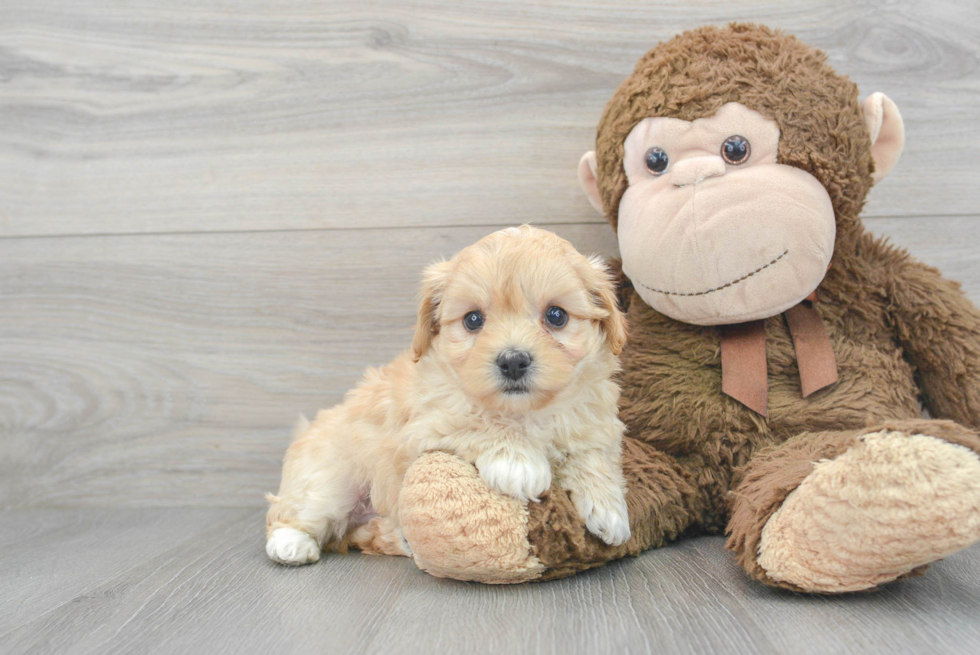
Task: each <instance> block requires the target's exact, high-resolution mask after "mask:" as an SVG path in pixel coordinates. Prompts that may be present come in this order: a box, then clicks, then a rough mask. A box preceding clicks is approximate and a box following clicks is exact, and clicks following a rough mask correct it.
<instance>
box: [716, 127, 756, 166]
mask: <svg viewBox="0 0 980 655" xmlns="http://www.w3.org/2000/svg"><path fill="white" fill-rule="evenodd" d="M750 154H752V146H751V145H749V141H748V139H746V138H745V137H744V136H739V135H737V134H733V135H732V136H730V137H728V138H727V139H725V142H724V143H723V144H721V158H722V159H724V160H725V161H726V162H728V163H729V164H731V165H732V166H738V165H739V164H744V163H745V162H747V161H748V160H749V155H750Z"/></svg>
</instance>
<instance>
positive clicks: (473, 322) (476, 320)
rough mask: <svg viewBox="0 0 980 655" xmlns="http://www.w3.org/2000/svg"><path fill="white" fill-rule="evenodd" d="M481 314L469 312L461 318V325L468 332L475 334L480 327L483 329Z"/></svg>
mask: <svg viewBox="0 0 980 655" xmlns="http://www.w3.org/2000/svg"><path fill="white" fill-rule="evenodd" d="M484 320H485V319H484V318H483V312H470V313H469V314H467V315H466V316H464V317H463V325H464V326H465V327H466V329H467V330H469V331H470V332H476V331H477V330H479V329H480V328H481V327H483V322H484Z"/></svg>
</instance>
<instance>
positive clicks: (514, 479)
mask: <svg viewBox="0 0 980 655" xmlns="http://www.w3.org/2000/svg"><path fill="white" fill-rule="evenodd" d="M476 468H477V470H479V471H480V477H482V478H483V481H484V482H486V483H487V486H489V487H490V488H491V489H495V490H496V491H499V492H500V493H502V494H507V495H508V496H512V497H514V498H516V499H517V500H520V501H524V502H526V501H528V500H533V501H534V502H538V497H539V496H540V495H541V494H542V493H544V492H545V491H546V490H547V489H548V487H550V486H551V464H549V463H548V459H547V458H546V457H545V456H544V455H543V454H542V453H519V454H516V455H502V454H500V453H493V454H483V455H480V456H479V457H477V458H476Z"/></svg>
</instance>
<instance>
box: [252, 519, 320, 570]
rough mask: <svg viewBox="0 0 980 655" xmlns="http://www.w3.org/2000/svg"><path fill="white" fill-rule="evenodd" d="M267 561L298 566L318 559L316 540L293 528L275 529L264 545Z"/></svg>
mask: <svg viewBox="0 0 980 655" xmlns="http://www.w3.org/2000/svg"><path fill="white" fill-rule="evenodd" d="M265 552H266V554H267V555H268V556H269V559H271V560H273V561H274V562H279V563H280V564H289V565H292V566H298V565H300V564H310V563H311V562H315V561H317V560H318V559H320V546H319V544H317V543H316V539H314V538H313V537H311V536H310V535H308V534H306V533H305V532H301V531H300V530H297V529H295V528H277V529H276V530H274V531H273V532H272V536H271V537H269V540H268V541H267V542H266V543H265Z"/></svg>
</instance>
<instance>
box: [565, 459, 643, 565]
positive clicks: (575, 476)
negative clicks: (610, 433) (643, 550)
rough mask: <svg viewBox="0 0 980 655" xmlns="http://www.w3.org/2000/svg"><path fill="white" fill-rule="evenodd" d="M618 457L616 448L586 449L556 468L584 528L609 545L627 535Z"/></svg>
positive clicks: (619, 542)
mask: <svg viewBox="0 0 980 655" xmlns="http://www.w3.org/2000/svg"><path fill="white" fill-rule="evenodd" d="M620 459H621V458H620V455H619V453H618V452H617V451H615V450H610V449H592V450H586V451H582V452H576V453H572V454H570V455H569V456H568V458H567V459H565V462H564V463H563V464H562V467H561V469H560V470H559V471H558V483H559V484H560V485H561V487H562V489H565V490H566V491H568V493H569V495H570V497H571V499H572V503H573V504H574V505H575V509H577V510H578V513H579V515H580V516H581V517H582V518H583V519H584V520H585V527H586V528H588V530H589V532H591V533H592V534H594V535H596V536H597V537H599V538H600V539H602V540H603V541H604V542H606V543H607V544H609V545H610V546H618V545H620V544H622V543H625V542H626V541H627V540H628V539H629V538H630V519H629V513H628V512H627V510H626V497H625V496H624V493H623V492H624V490H625V489H626V482H625V481H624V480H623V471H622V467H621V465H620Z"/></svg>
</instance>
